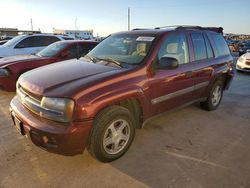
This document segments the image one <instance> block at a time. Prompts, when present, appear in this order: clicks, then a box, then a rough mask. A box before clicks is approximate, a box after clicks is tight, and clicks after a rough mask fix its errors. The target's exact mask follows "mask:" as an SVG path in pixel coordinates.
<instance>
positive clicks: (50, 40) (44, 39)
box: [40, 36, 60, 46]
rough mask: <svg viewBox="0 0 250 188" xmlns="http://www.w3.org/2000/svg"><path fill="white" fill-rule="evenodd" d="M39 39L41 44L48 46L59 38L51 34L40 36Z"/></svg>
mask: <svg viewBox="0 0 250 188" xmlns="http://www.w3.org/2000/svg"><path fill="white" fill-rule="evenodd" d="M40 40H41V44H42V46H48V45H50V44H52V43H54V42H56V41H59V40H60V39H59V38H57V37H53V36H40Z"/></svg>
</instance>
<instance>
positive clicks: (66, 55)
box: [60, 50, 69, 58]
mask: <svg viewBox="0 0 250 188" xmlns="http://www.w3.org/2000/svg"><path fill="white" fill-rule="evenodd" d="M60 56H61V57H62V58H65V57H68V56H69V51H68V50H66V51H62V52H61V54H60Z"/></svg>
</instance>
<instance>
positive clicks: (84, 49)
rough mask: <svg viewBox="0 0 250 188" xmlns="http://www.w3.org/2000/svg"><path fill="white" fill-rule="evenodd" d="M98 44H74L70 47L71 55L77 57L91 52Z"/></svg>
mask: <svg viewBox="0 0 250 188" xmlns="http://www.w3.org/2000/svg"><path fill="white" fill-rule="evenodd" d="M95 46H96V44H78V45H77V44H74V45H72V46H71V47H70V48H69V52H70V57H71V58H76V57H81V56H84V55H86V54H87V53H89V51H90V50H91V49H93V48H94V47H95Z"/></svg>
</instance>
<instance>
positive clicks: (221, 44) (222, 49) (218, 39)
mask: <svg viewBox="0 0 250 188" xmlns="http://www.w3.org/2000/svg"><path fill="white" fill-rule="evenodd" d="M211 36H212V39H213V41H214V43H215V46H216V49H217V51H218V55H219V56H223V55H228V54H230V51H229V48H228V45H227V43H226V41H225V39H224V38H223V36H222V35H221V34H218V33H213V34H211Z"/></svg>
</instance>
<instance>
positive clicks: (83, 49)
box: [80, 43, 97, 56]
mask: <svg viewBox="0 0 250 188" xmlns="http://www.w3.org/2000/svg"><path fill="white" fill-rule="evenodd" d="M96 45H97V44H96V43H90V44H80V55H81V56H83V55H86V54H87V53H89V51H90V50H92V49H93V48H94V47H95V46H96Z"/></svg>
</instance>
